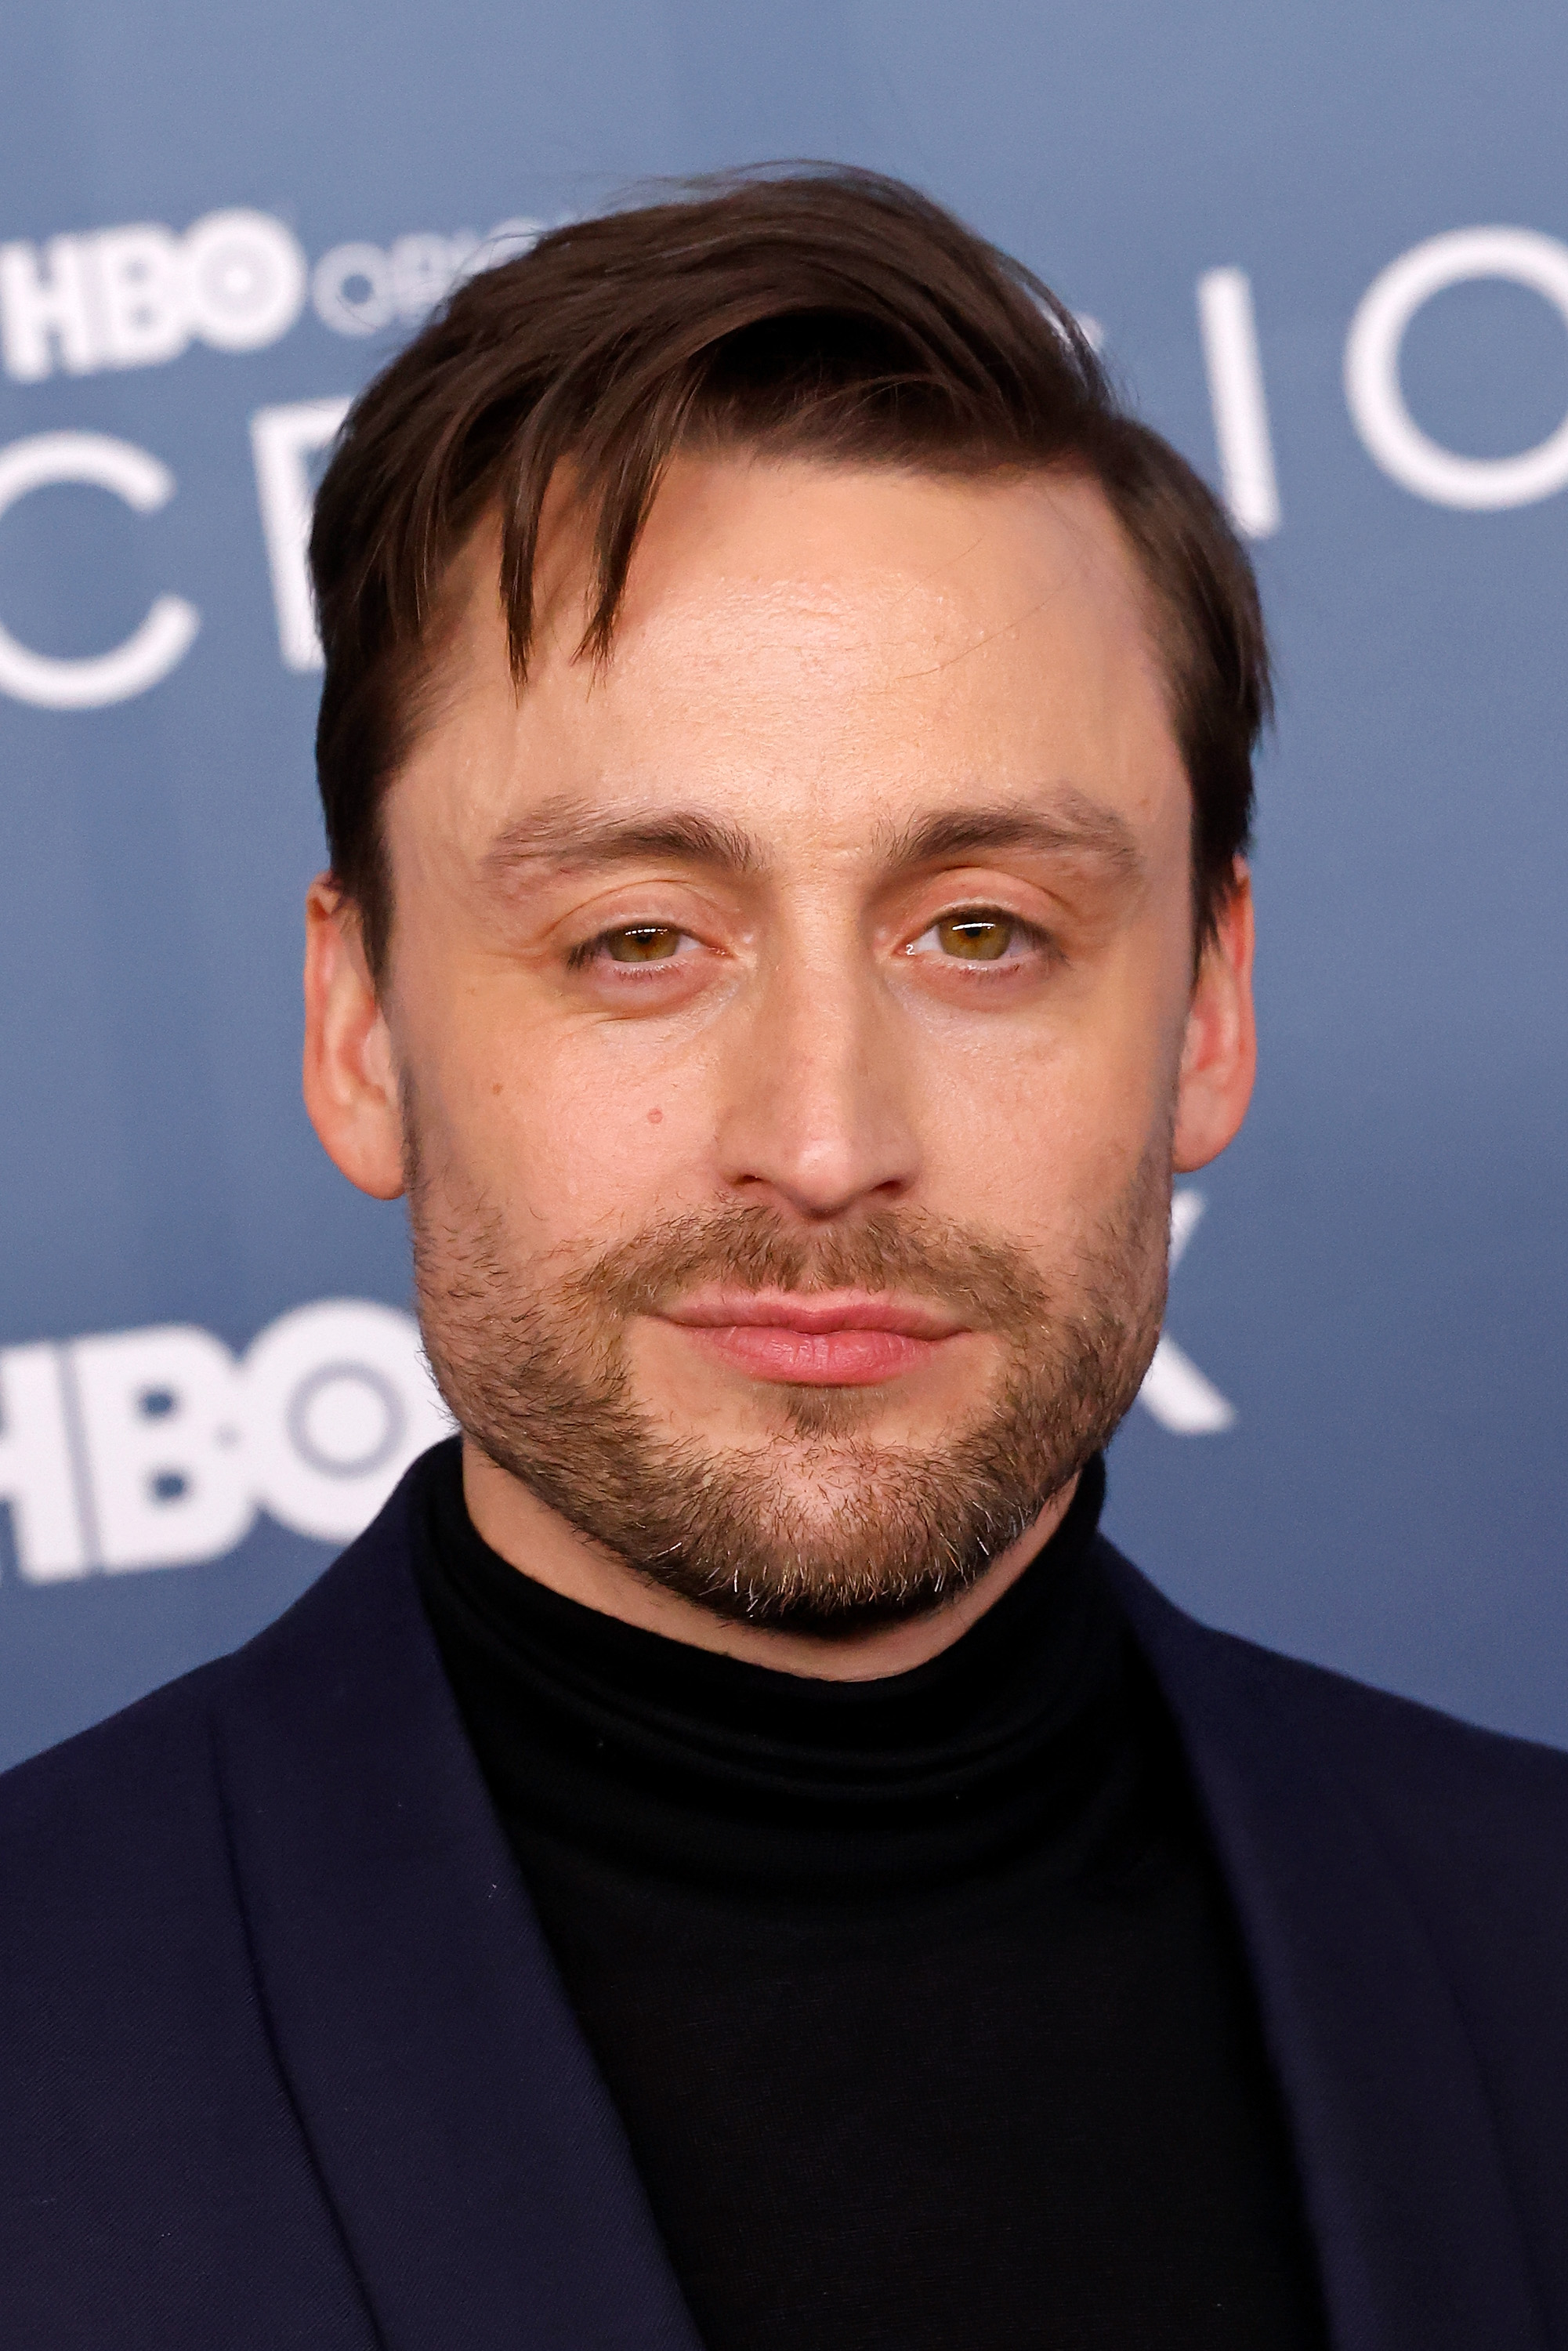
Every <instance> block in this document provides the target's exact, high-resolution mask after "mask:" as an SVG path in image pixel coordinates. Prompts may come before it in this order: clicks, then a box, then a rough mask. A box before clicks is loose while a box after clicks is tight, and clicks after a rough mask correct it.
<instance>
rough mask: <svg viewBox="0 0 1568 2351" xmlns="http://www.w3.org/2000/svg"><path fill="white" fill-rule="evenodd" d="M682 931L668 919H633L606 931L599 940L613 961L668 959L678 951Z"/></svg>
mask: <svg viewBox="0 0 1568 2351" xmlns="http://www.w3.org/2000/svg"><path fill="white" fill-rule="evenodd" d="M684 935H685V934H684V933H683V932H680V931H677V930H676V929H675V928H674V925H673V924H669V923H633V924H632V925H631V926H630V927H629V928H628V929H626V930H623V931H607V932H606V933H605V935H604V937H603V938H602V939H601V941H600V945H601V946H602V948H603V950H604V953H605V954H606V955H607V956H609V958H610V960H611V962H612V963H668V962H669V961H670V959H671V957H672V956H675V955H678V954H679V952H680V945H681V940H682V938H683V936H684Z"/></svg>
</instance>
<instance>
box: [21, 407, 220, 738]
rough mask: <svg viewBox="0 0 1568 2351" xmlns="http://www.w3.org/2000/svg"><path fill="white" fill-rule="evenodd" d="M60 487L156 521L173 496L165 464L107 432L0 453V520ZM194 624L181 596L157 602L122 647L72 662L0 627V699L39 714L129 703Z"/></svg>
mask: <svg viewBox="0 0 1568 2351" xmlns="http://www.w3.org/2000/svg"><path fill="white" fill-rule="evenodd" d="M63 484H77V485H85V486H87V487H88V488H89V489H95V490H108V491H109V492H110V494H111V496H114V497H117V498H122V499H123V500H124V502H125V504H126V505H127V506H128V507H131V509H132V510H133V511H134V512H135V513H137V514H156V513H157V511H158V509H159V507H162V506H166V505H167V504H168V501H169V500H170V498H172V496H173V495H174V476H173V475H172V473H171V472H170V471H169V468H168V466H167V465H163V464H162V462H161V460H160V459H158V458H157V457H154V456H153V455H152V454H151V452H150V451H148V450H146V449H139V448H138V447H137V446H136V444H135V443H134V442H131V441H116V440H113V439H111V438H110V435H109V434H106V433H38V434H34V435H33V436H32V438H31V439H30V440H26V441H13V442H12V443H11V444H10V446H9V447H8V448H5V449H0V516H4V515H5V513H6V512H7V511H8V509H9V508H10V507H14V506H15V505H16V502H17V500H18V499H20V498H25V497H26V496H28V494H29V492H31V491H33V490H43V489H53V488H55V487H57V486H60V485H63ZM201 625H202V616H201V614H200V613H199V612H198V611H197V610H196V608H195V606H194V605H193V604H187V603H186V601H185V600H184V598H183V596H160V597H158V598H157V600H156V601H154V602H153V604H152V606H151V607H150V608H149V610H148V611H147V614H146V616H145V618H144V619H143V620H142V621H141V623H140V625H139V626H138V627H137V628H135V629H133V630H132V631H131V634H130V636H128V637H127V638H126V639H125V641H124V643H121V644H118V645H116V646H114V647H113V648H112V650H111V651H110V652H109V653H91V654H88V655H85V656H80V657H78V658H77V659H74V660H68V659H65V658H62V657H61V656H60V655H58V654H55V653H35V652H34V651H33V650H32V648H31V647H30V646H28V645H24V644H22V643H19V642H18V641H17V639H16V638H15V637H14V636H12V635H11V633H10V632H9V631H8V630H7V629H5V627H4V626H3V625H0V694H9V695H13V696H14V697H15V699H16V701H18V702H30V703H32V704H34V705H36V706H37V708H38V709H40V710H99V709H101V708H102V707H103V705H104V704H106V703H110V702H128V701H129V700H130V699H131V695H137V694H145V693H146V691H147V689H148V687H149V686H150V685H156V684H158V683H159V682H160V680H161V679H162V678H165V677H167V676H168V674H169V673H170V671H171V670H172V669H173V668H174V667H175V666H176V664H178V663H180V662H182V661H183V659H184V657H185V655H186V653H189V651H190V649H191V645H192V643H193V639H194V637H195V634H196V632H197V630H198V629H199V628H200V627H201Z"/></svg>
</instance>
